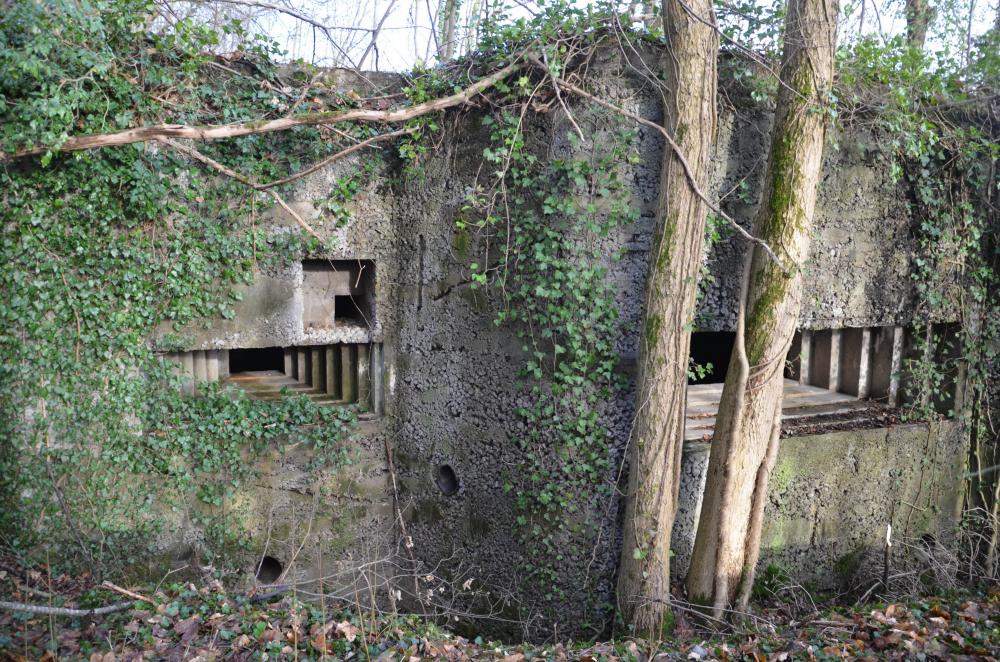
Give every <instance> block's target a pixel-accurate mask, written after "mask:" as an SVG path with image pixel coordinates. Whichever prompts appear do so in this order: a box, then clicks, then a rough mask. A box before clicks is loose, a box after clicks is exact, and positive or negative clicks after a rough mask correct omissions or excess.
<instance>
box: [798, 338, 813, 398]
mask: <svg viewBox="0 0 1000 662" xmlns="http://www.w3.org/2000/svg"><path fill="white" fill-rule="evenodd" d="M812 346H813V333H812V331H809V330H808V329H802V345H801V347H800V348H799V383H800V384H802V385H803V386H809V380H810V378H811V372H812V371H811V370H810V364H811V363H812Z"/></svg>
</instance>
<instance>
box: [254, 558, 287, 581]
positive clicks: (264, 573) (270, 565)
mask: <svg viewBox="0 0 1000 662" xmlns="http://www.w3.org/2000/svg"><path fill="white" fill-rule="evenodd" d="M282 570H283V568H282V566H281V561H279V560H278V559H276V558H274V557H273V556H265V557H264V558H262V559H261V560H260V565H258V566H257V581H259V582H260V583H261V584H273V583H274V582H275V581H277V579H278V577H280V576H281V571H282Z"/></svg>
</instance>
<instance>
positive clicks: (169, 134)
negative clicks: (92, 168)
mask: <svg viewBox="0 0 1000 662" xmlns="http://www.w3.org/2000/svg"><path fill="white" fill-rule="evenodd" d="M526 66H527V63H526V62H523V61H521V60H517V61H515V62H514V63H513V64H509V65H507V66H506V67H504V68H502V69H499V70H498V71H496V72H494V73H493V74H491V75H489V76H486V77H485V78H481V79H480V80H478V81H476V82H475V83H473V84H472V85H469V86H468V87H466V88H465V89H463V90H460V91H458V92H456V93H455V94H451V95H449V96H446V97H441V98H439V99H433V100H431V101H425V102H424V103H418V104H417V105H415V106H408V107H406V108H399V109H397V110H370V109H367V108H352V109H349V110H333V111H324V112H316V113H303V114H301V115H295V116H293V117H282V118H280V119H275V120H257V121H252V122H239V123H236V124H224V125H214V126H189V125H185V124H156V125H153V126H143V127H137V128H134V129H127V130H125V131H118V132H115V133H101V134H95V135H89V136H73V137H70V138H67V139H66V141H65V142H63V143H62V144H61V145H58V146H56V145H35V146H33V147H28V148H25V149H21V150H18V151H16V152H14V153H9V152H7V153H3V154H0V162H3V161H10V160H12V159H17V158H21V157H24V156H32V155H35V154H43V153H45V152H49V151H52V152H77V151H81V150H85V149H95V148H99V147H117V146H121V145H131V144H134V143H141V142H148V141H151V140H164V139H177V138H180V139H187V140H219V139H222V138H239V137H241V136H249V135H257V134H262V133H274V132H276V131H287V130H288V129H292V128H295V127H298V126H317V125H320V124H337V123H339V122H366V123H372V124H401V123H403V122H406V121H408V120H411V119H414V118H417V117H421V116H423V115H427V114H428V113H432V112H435V111H439V110H446V109H448V108H453V107H455V106H460V105H463V104H465V103H468V102H469V101H470V100H471V99H472V98H473V97H474V96H476V95H477V94H479V93H480V92H482V91H484V90H486V89H487V88H489V87H492V86H493V85H495V84H496V83H498V82H500V81H501V80H503V79H504V78H507V77H508V76H510V75H511V74H513V73H515V72H517V71H520V70H521V69H523V68H524V67H526Z"/></svg>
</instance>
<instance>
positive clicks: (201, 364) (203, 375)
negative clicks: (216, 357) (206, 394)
mask: <svg viewBox="0 0 1000 662" xmlns="http://www.w3.org/2000/svg"><path fill="white" fill-rule="evenodd" d="M194 376H195V379H197V380H198V381H201V382H203V381H205V380H206V379H208V359H207V357H206V356H205V352H204V351H197V352H194Z"/></svg>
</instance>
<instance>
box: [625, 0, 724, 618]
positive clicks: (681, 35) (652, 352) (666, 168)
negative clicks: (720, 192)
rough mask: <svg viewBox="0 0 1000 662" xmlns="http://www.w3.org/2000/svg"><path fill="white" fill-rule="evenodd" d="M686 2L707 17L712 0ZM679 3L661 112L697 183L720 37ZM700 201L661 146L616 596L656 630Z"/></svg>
mask: <svg viewBox="0 0 1000 662" xmlns="http://www.w3.org/2000/svg"><path fill="white" fill-rule="evenodd" d="M687 9H688V10H689V11H690V12H693V13H694V14H695V15H696V16H697V17H701V18H702V19H708V21H709V23H714V11H713V8H712V3H711V1H710V0H694V1H692V2H688V3H687ZM696 16H692V15H691V14H690V13H688V11H686V9H685V7H684V6H682V5H681V4H680V3H678V2H676V1H672V0H665V1H664V3H663V20H664V32H665V34H666V37H667V44H668V53H667V54H666V56H665V57H664V60H663V62H664V65H663V67H664V80H665V86H664V93H663V105H664V122H665V127H666V128H667V130H668V131H670V132H671V133H672V134H673V135H674V136H676V140H677V142H678V143H679V146H680V148H681V150H683V153H684V156H685V157H686V159H687V161H688V163H689V164H690V166H691V169H692V172H693V174H694V176H695V178H696V179H697V181H698V182H699V183H700V186H701V187H702V188H704V186H705V183H706V182H707V180H708V175H709V168H710V165H711V149H712V142H713V140H714V137H715V124H716V78H717V77H716V60H717V57H718V50H719V38H718V35H717V33H716V31H715V30H714V29H713V28H712V27H711V25H706V23H705V22H703V21H701V20H698V18H696ZM707 212H708V208H707V207H706V205H705V203H704V201H703V200H702V199H701V198H700V197H699V196H698V195H697V193H696V192H695V191H694V190H693V189H692V187H691V185H690V183H689V182H688V181H687V179H686V176H685V173H684V170H683V167H682V165H681V163H680V161H679V160H678V158H677V157H676V155H674V153H673V152H672V151H671V149H670V147H669V146H667V145H665V146H664V155H663V165H662V171H661V175H660V191H659V202H658V209H657V221H658V225H657V228H656V239H655V242H654V246H653V253H652V255H651V256H650V267H649V269H650V271H649V278H648V282H647V286H646V302H645V322H644V325H643V334H642V347H641V350H640V368H639V381H638V386H637V389H636V391H637V397H638V406H637V414H636V424H635V435H634V437H633V440H634V441H633V443H632V445H631V449H630V451H631V456H630V466H631V470H630V475H629V487H628V493H627V500H626V509H627V510H626V519H625V544H624V546H623V552H622V563H621V570H620V573H619V580H618V604H619V608H620V610H621V614H622V617H623V620H624V622H625V623H627V624H630V625H631V626H632V627H633V629H634V631H635V632H636V633H639V634H644V635H649V636H654V637H656V636H659V634H660V633H661V631H662V630H663V629H664V627H665V626H666V625H667V624H668V623H669V622H670V618H669V617H670V609H669V604H668V602H669V599H670V532H671V530H672V528H673V524H674V516H675V514H676V508H677V506H676V504H677V493H678V482H679V479H680V459H681V445H682V444H683V441H684V406H685V394H686V385H687V362H688V353H689V352H688V350H689V343H690V322H691V321H692V318H693V316H694V304H695V294H696V283H697V276H698V270H699V268H700V265H701V254H702V244H703V242H704V235H705V216H706V214H707Z"/></svg>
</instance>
